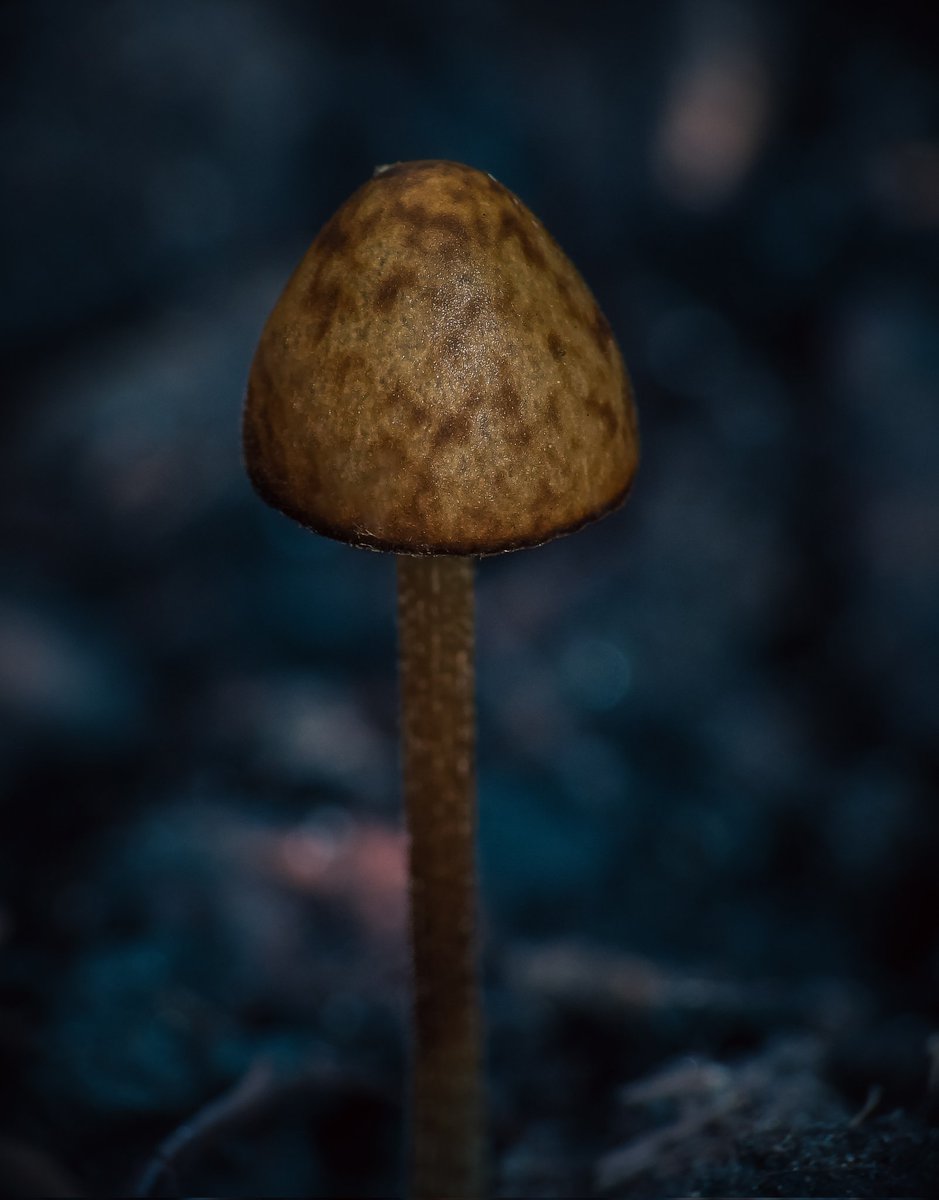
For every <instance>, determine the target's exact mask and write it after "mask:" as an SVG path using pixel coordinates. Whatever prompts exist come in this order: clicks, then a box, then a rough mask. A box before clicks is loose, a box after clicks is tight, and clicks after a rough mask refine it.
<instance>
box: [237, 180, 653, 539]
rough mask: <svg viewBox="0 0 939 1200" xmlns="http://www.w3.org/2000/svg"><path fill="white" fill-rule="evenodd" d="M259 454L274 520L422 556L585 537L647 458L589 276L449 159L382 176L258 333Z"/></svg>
mask: <svg viewBox="0 0 939 1200" xmlns="http://www.w3.org/2000/svg"><path fill="white" fill-rule="evenodd" d="M244 444H245V456H246V460H247V466H248V471H249V474H250V476H251V479H252V482H253V483H254V486H255V488H256V489H257V490H258V492H259V493H260V494H261V496H262V497H263V498H264V499H265V500H267V501H268V503H270V504H272V505H273V506H274V507H275V508H279V509H280V510H281V511H282V512H285V513H287V514H288V515H289V516H291V517H293V518H295V519H296V520H298V521H300V522H301V523H302V524H303V525H306V526H308V527H309V528H311V529H314V530H317V531H318V532H320V533H324V534H327V535H329V536H332V537H336V538H340V539H341V540H343V541H346V542H351V543H353V544H354V545H358V546H368V547H372V548H375V549H385V550H396V551H399V552H404V553H411V554H448V553H449V554H494V553H498V552H499V551H502V550H512V549H516V548H518V547H521V546H530V545H537V544H538V543H540V542H544V541H547V540H549V539H550V538H552V537H555V536H557V535H558V534H561V533H566V532H568V531H570V530H572V529H576V528H577V527H578V526H580V525H583V524H585V523H586V522H587V521H590V520H592V519H594V518H596V517H599V516H602V515H603V514H604V513H605V512H607V511H609V510H610V509H611V508H614V507H615V506H616V505H617V504H618V503H619V502H620V501H621V500H622V499H623V497H624V496H625V494H626V492H627V491H628V489H629V485H630V483H631V481H632V477H633V474H634V472H635V469H636V463H637V458H638V438H637V431H636V415H635V409H634V407H633V401H632V395H631V391H630V386H629V380H628V378H627V375H626V372H625V370H624V368H623V362H622V358H621V357H620V353H619V350H618V349H617V346H616V343H615V341H614V339H613V336H612V334H611V332H610V327H609V325H608V324H607V322H606V319H605V318H604V316H603V314H602V313H601V312H600V309H599V308H598V306H597V304H596V301H595V300H594V298H593V296H592V295H591V294H590V291H589V290H588V288H587V286H586V284H585V283H584V282H583V280H582V279H581V277H580V275H579V274H578V272H577V270H576V269H575V267H574V266H573V265H572V263H571V262H570V261H569V260H568V259H567V257H566V256H565V255H564V253H563V251H562V250H561V249H560V248H559V247H558V246H557V244H556V243H555V242H554V240H553V239H552V238H551V236H550V235H549V234H548V232H547V231H546V230H545V228H544V226H543V225H542V224H541V223H540V222H539V221H538V219H537V218H536V217H535V216H534V215H533V214H532V213H531V212H530V211H529V210H528V209H527V208H526V207H525V206H524V205H523V204H522V203H521V201H519V200H518V199H517V198H516V197H515V196H514V195H513V194H512V193H511V192H509V191H508V190H507V189H506V188H504V187H502V185H501V184H499V183H497V182H496V181H495V180H494V179H493V178H492V177H491V176H489V175H486V174H484V173H483V172H481V171H476V170H473V169H472V168H470V167H465V166H462V165H460V164H459V163H451V162H411V163H399V164H397V165H395V166H391V167H386V168H381V169H380V170H379V171H378V172H376V175H375V177H374V178H373V179H372V180H370V181H369V182H368V183H366V184H365V185H364V186H363V187H361V188H359V190H358V191H357V192H355V194H354V195H353V196H352V197H350V199H349V200H348V201H346V203H345V204H344V205H343V206H342V208H340V209H339V211H338V212H337V213H336V215H335V216H334V217H333V218H332V220H331V221H329V223H328V224H327V225H326V226H325V228H324V229H323V230H322V232H321V233H320V234H319V236H318V237H317V239H316V241H315V242H314V243H313V245H312V246H311V247H310V249H309V251H308V252H307V254H306V256H305V257H304V258H303V260H302V262H301V263H300V265H299V266H298V267H297V269H296V270H295V272H294V274H293V276H292V277H291V279H290V281H289V282H288V284H287V286H286V288H285V289H284V292H283V294H282V295H281V297H280V299H279V300H278V302H277V304H276V306H275V308H274V310H273V312H272V313H271V315H270V317H269V318H268V321H267V323H266V325H265V327H264V330H263V333H262V334H261V339H260V343H259V345H258V348H257V352H256V354H255V358H254V363H253V365H252V368H251V374H250V378H249V382H248V396H247V403H246V408H245V417H244Z"/></svg>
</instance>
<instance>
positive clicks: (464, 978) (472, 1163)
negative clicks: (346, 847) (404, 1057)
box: [398, 555, 485, 1200]
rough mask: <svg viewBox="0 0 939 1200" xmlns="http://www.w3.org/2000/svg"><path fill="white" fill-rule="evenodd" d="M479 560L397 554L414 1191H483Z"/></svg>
mask: <svg viewBox="0 0 939 1200" xmlns="http://www.w3.org/2000/svg"><path fill="white" fill-rule="evenodd" d="M473 572H474V563H473V560H472V559H470V558H458V557H451V556H439V557H438V556H433V557H426V558H423V557H422V558H412V557H407V556H404V555H401V556H399V557H398V630H399V640H400V666H401V738H402V746H403V758H404V793H405V810H406V814H407V823H408V832H409V834H410V884H411V917H410V925H411V949H412V955H413V966H414V982H413V988H414V993H413V1005H414V1025H413V1059H412V1065H411V1072H412V1076H411V1184H410V1191H411V1195H412V1196H413V1197H415V1198H416V1200H439V1198H440V1197H444V1196H445V1197H448V1200H478V1198H479V1197H480V1196H483V1195H484V1194H485V1179H484V1175H485V1168H484V1160H485V1154H484V1150H483V1121H484V1115H483V1110H484V1098H483V1087H482V1016H481V1006H480V998H479V979H478V965H477V935H476V911H477V899H476V861H475V857H476V856H475V841H476V785H475V711H474V696H473Z"/></svg>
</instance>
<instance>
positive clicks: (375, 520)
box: [244, 161, 638, 1198]
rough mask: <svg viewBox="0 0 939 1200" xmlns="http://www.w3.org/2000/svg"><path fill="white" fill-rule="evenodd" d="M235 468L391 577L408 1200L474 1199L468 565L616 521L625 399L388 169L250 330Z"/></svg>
mask: <svg viewBox="0 0 939 1200" xmlns="http://www.w3.org/2000/svg"><path fill="white" fill-rule="evenodd" d="M244 448H245V458H246V462H247V468H248V473H249V475H250V477H251V481H252V483H253V484H254V487H255V489H256V490H257V491H258V492H259V494H260V495H261V497H262V498H263V499H264V500H266V501H267V502H268V503H269V504H271V505H273V506H274V507H275V508H277V509H279V510H280V511H281V512H283V513H286V514H287V515H288V516H290V517H292V518H294V519H295V520H296V521H299V522H300V523H301V524H302V525H304V526H306V527H307V528H309V529H312V530H314V531H316V532H317V533H322V534H326V535H327V536H328V537H333V538H338V539H340V540H341V541H344V542H348V543H350V544H351V545H353V546H361V547H366V548H369V549H372V550H386V551H391V552H393V553H395V554H396V555H397V556H398V558H397V568H398V627H399V644H400V672H401V705H402V711H401V738H402V749H403V763H404V793H405V809H406V816H407V826H408V832H409V835H410V842H409V845H410V852H409V856H410V865H409V870H410V904H411V908H410V928H411V946H412V953H413V971H414V977H413V978H414V998H413V1011H414V1025H413V1049H412V1066H411V1074H412V1082H411V1191H412V1194H413V1195H414V1196H417V1197H440V1196H447V1197H452V1198H461V1197H474V1198H475V1197H479V1196H482V1195H483V1194H484V1192H485V1173H486V1168H485V1152H484V1137H483V1124H484V1098H483V1085H482V1066H481V1064H482V1020H481V1004H480V999H479V984H478V964H477V934H476V908H477V899H476V888H477V881H476V867H475V825H476V800H475V767H474V740H475V720H474V680H473V585H474V560H475V559H476V558H478V557H480V556H483V555H489V554H498V553H500V552H502V551H506V550H516V549H519V548H521V547H525V546H536V545H538V544H540V543H542V542H546V541H548V540H550V539H551V538H555V537H557V536H558V535H560V534H563V533H569V532H571V531H572V530H575V529H577V528H579V527H580V526H581V525H584V524H586V523H587V522H588V521H592V520H594V519H595V518H597V517H600V516H603V515H604V514H605V513H607V512H609V511H610V510H611V509H613V508H615V507H616V506H617V505H618V504H620V502H621V501H622V500H623V499H624V497H625V496H626V493H627V491H628V490H629V487H630V484H631V482H632V478H633V475H634V473H635V469H636V465H637V460H638V436H637V429H636V413H635V409H634V407H633V401H632V393H631V389H630V385H629V380H628V377H627V375H626V372H625V369H624V367H623V361H622V358H621V357H620V353H619V350H618V349H617V346H616V343H615V341H614V339H613V335H612V333H611V331H610V327H609V325H608V323H607V321H606V319H605V318H604V316H603V314H602V313H601V311H600V309H599V307H598V306H597V304H596V301H595V300H594V299H593V296H592V295H591V293H590V291H589V290H588V288H587V286H586V284H585V283H584V282H583V280H582V279H581V277H580V275H579V274H578V272H577V270H576V269H575V268H574V266H573V265H572V264H571V262H570V261H569V260H568V259H567V257H566V256H565V255H564V253H563V251H562V250H561V249H560V248H559V247H558V245H557V244H556V243H555V242H554V240H553V239H552V238H551V236H550V235H549V234H548V232H547V231H546V230H545V228H544V226H543V225H542V224H541V223H540V222H539V221H538V219H537V218H536V217H535V216H534V215H533V214H532V213H531V212H530V211H529V210H528V209H527V208H526V207H525V206H524V205H523V204H522V202H521V201H520V200H519V199H518V198H517V197H516V196H514V195H513V194H512V193H511V192H510V191H508V190H507V189H506V188H504V187H503V186H502V185H501V184H500V183H498V182H497V181H496V180H495V179H494V178H493V177H492V176H491V175H488V174H485V173H484V172H482V171H478V170H474V169H473V168H471V167H467V166H463V165H461V164H459V163H454V162H440V161H422V162H405V163H397V164H395V165H392V166H387V167H380V168H379V169H378V170H377V171H376V172H375V175H374V177H373V178H372V179H371V180H369V182H367V183H365V184H364V185H363V186H362V187H360V188H359V189H358V191H356V192H355V193H354V194H353V195H352V196H351V197H350V198H349V199H348V200H347V201H346V203H345V204H343V206H342V207H341V208H340V209H339V210H338V212H337V213H336V214H335V215H334V216H333V217H332V219H331V220H330V221H329V222H328V223H327V224H326V226H325V227H324V229H323V230H322V231H321V233H320V234H319V236H318V237H317V238H316V240H315V241H314V242H313V245H312V246H311V247H310V249H309V251H308V252H307V254H306V255H305V257H304V258H303V260H302V261H301V262H300V264H299V266H298V267H297V268H296V270H295V271H294V273H293V275H292V276H291V278H290V280H289V282H288V283H287V285H286V288H285V289H284V292H283V294H282V295H281V297H280V299H279V300H278V302H277V304H276V305H275V307H274V309H273V311H272V313H271V315H270V317H269V318H268V320H267V323H266V325H265V326H264V330H263V332H262V334H261V338H260V342H259V345H258V347H257V351H256V354H255V358H254V362H253V365H252V367H251V373H250V378H249V382H248V391H247V402H246V407H245V415H244Z"/></svg>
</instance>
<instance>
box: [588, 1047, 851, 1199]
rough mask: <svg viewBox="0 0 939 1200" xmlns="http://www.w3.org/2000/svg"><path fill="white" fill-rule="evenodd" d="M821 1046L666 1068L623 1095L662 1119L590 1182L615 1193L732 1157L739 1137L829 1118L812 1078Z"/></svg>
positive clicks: (608, 1159) (835, 1106)
mask: <svg viewBox="0 0 939 1200" xmlns="http://www.w3.org/2000/svg"><path fill="white" fill-rule="evenodd" d="M820 1061H821V1046H820V1044H819V1043H818V1042H817V1041H816V1040H814V1039H810V1038H790V1039H787V1040H784V1041H781V1042H779V1043H777V1044H775V1045H771V1046H770V1047H769V1048H768V1049H766V1050H764V1051H762V1052H761V1053H760V1054H758V1055H756V1056H754V1057H753V1058H750V1059H746V1060H744V1061H743V1062H741V1063H738V1064H735V1065H732V1066H728V1065H725V1064H720V1063H715V1062H708V1061H695V1060H692V1061H690V1062H689V1061H685V1062H680V1063H677V1064H671V1065H669V1066H667V1067H665V1068H663V1069H662V1070H660V1071H658V1072H657V1073H655V1074H654V1075H652V1076H651V1077H649V1078H646V1079H643V1080H639V1081H637V1082H635V1083H633V1084H630V1085H629V1086H627V1087H626V1088H624V1089H623V1092H622V1094H621V1099H622V1103H623V1104H624V1105H625V1106H626V1107H627V1108H651V1109H652V1110H653V1111H662V1106H663V1105H665V1106H666V1109H667V1111H668V1113H669V1116H668V1118H667V1119H666V1121H665V1122H664V1123H660V1124H659V1125H657V1126H656V1127H655V1128H653V1129H652V1130H650V1131H647V1132H644V1133H641V1134H639V1135H638V1136H636V1137H634V1138H632V1139H631V1140H629V1141H628V1142H627V1143H626V1144H625V1145H624V1146H622V1147H621V1148H619V1149H618V1150H614V1151H611V1152H610V1153H609V1154H606V1155H604V1157H603V1158H602V1159H601V1160H600V1162H599V1163H598V1165H597V1182H598V1186H599V1187H600V1189H601V1190H602V1191H604V1192H613V1193H616V1192H617V1190H618V1189H619V1188H620V1187H622V1186H623V1185H625V1184H631V1183H632V1182H633V1181H634V1180H637V1179H639V1178H642V1177H645V1178H647V1179H648V1180H650V1181H652V1180H663V1179H668V1178H674V1177H676V1176H680V1175H682V1174H683V1173H686V1172H688V1171H689V1170H691V1169H695V1170H698V1169H700V1168H701V1167H702V1166H703V1165H705V1164H707V1163H709V1162H711V1161H712V1160H721V1159H726V1158H728V1157H732V1155H733V1152H734V1150H733V1142H734V1137H735V1136H737V1134H738V1131H740V1130H744V1129H745V1130H746V1131H747V1132H748V1133H751V1132H752V1133H758V1134H759V1133H763V1132H766V1131H775V1130H779V1131H785V1132H787V1133H788V1132H791V1131H792V1130H793V1129H794V1128H801V1127H803V1126H805V1125H807V1124H808V1123H809V1122H814V1121H818V1120H820V1119H828V1120H834V1119H837V1118H839V1117H841V1116H842V1115H843V1109H842V1108H841V1106H840V1104H839V1103H838V1101H837V1100H836V1098H835V1097H834V1096H833V1095H832V1094H831V1093H830V1092H829V1090H828V1089H827V1088H826V1087H825V1085H824V1084H823V1083H822V1082H821V1080H820V1079H819V1076H818V1068H819V1064H820Z"/></svg>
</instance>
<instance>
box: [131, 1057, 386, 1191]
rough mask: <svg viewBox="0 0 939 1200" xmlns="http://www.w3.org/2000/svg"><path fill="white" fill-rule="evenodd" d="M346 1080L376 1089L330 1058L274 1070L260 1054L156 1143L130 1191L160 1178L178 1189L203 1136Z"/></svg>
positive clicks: (151, 1188)
mask: <svg viewBox="0 0 939 1200" xmlns="http://www.w3.org/2000/svg"><path fill="white" fill-rule="evenodd" d="M349 1082H354V1083H355V1084H356V1086H358V1087H364V1088H368V1089H370V1090H377V1088H376V1085H375V1084H374V1083H373V1082H371V1081H368V1080H365V1079H364V1078H363V1077H361V1076H360V1075H359V1074H358V1073H356V1072H354V1071H348V1070H346V1069H341V1070H340V1069H339V1068H338V1067H334V1066H333V1065H332V1064H329V1063H317V1064H314V1065H312V1066H310V1067H307V1068H306V1069H305V1070H302V1071H298V1072H294V1073H293V1074H290V1075H278V1073H277V1071H276V1070H275V1068H274V1066H273V1065H272V1064H271V1063H270V1062H268V1061H267V1060H266V1059H258V1060H257V1061H256V1062H255V1063H253V1064H252V1065H251V1067H249V1069H248V1070H247V1072H246V1073H245V1074H244V1075H243V1076H242V1077H241V1079H239V1080H238V1082H237V1083H235V1085H234V1086H233V1087H232V1088H230V1089H229V1090H228V1091H227V1092H223V1093H222V1095H221V1096H219V1097H218V1098H217V1099H215V1100H212V1101H210V1102H209V1103H208V1104H206V1105H205V1107H204V1108H201V1109H200V1110H199V1111H198V1112H197V1113H195V1114H194V1115H193V1116H192V1117H190V1118H189V1119H188V1120H187V1121H185V1122H184V1123H183V1124H182V1125H180V1126H179V1127H178V1128H177V1129H174V1130H173V1132H172V1133H171V1134H170V1135H169V1136H168V1137H167V1138H165V1139H164V1141H162V1142H161V1143H160V1145H159V1146H158V1147H157V1149H156V1152H155V1153H154V1155H153V1157H152V1158H151V1159H150V1160H149V1161H148V1162H147V1163H146V1165H145V1166H144V1168H143V1170H141V1172H140V1173H139V1175H138V1176H137V1180H136V1182H135V1184H134V1186H133V1187H132V1189H131V1191H130V1194H131V1195H132V1196H136V1197H142V1196H153V1195H155V1194H156V1192H157V1188H158V1187H159V1186H160V1184H161V1182H163V1181H164V1180H170V1181H172V1182H173V1184H174V1187H175V1191H176V1193H177V1194H179V1192H180V1189H179V1187H178V1185H177V1177H178V1172H179V1171H180V1169H181V1167H182V1166H183V1164H184V1162H186V1161H188V1160H190V1159H191V1158H192V1156H193V1155H194V1154H195V1153H196V1152H197V1151H198V1150H199V1149H200V1148H201V1147H202V1146H203V1145H204V1144H205V1143H206V1142H209V1141H212V1140H213V1139H215V1138H217V1137H219V1136H220V1135H221V1134H223V1133H226V1132H228V1131H229V1130H230V1129H232V1128H234V1127H236V1126H239V1125H244V1124H246V1123H248V1122H250V1121H251V1120H253V1119H255V1118H256V1117H259V1116H262V1115H267V1114H268V1113H269V1112H270V1111H271V1110H272V1109H274V1108H277V1107H278V1106H279V1105H280V1104H282V1103H284V1102H285V1101H287V1100H289V1099H290V1098H291V1097H293V1096H295V1095H298V1094H302V1093H304V1092H307V1091H309V1090H310V1089H312V1088H314V1087H318V1088H321V1089H327V1088H335V1087H337V1086H339V1085H340V1084H341V1083H349Z"/></svg>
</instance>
